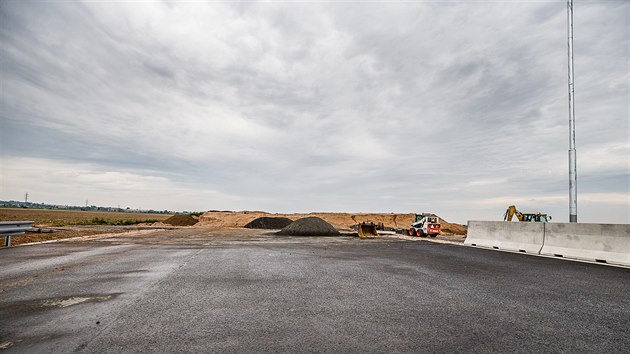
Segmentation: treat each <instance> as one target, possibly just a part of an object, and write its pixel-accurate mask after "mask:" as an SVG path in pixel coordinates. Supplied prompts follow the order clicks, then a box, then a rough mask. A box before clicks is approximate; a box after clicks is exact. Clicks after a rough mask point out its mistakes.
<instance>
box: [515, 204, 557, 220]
mask: <svg viewBox="0 0 630 354" xmlns="http://www.w3.org/2000/svg"><path fill="white" fill-rule="evenodd" d="M514 216H516V219H518V221H524V222H549V221H551V216H550V215H547V214H543V213H535V214H525V213H521V212H520V211H518V210H516V206H514V205H510V206H509V207H508V208H507V210H506V211H505V215H503V221H512V218H514Z"/></svg>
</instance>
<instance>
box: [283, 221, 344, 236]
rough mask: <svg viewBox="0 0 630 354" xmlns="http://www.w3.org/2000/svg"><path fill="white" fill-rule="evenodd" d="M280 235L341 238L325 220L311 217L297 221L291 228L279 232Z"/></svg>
mask: <svg viewBox="0 0 630 354" xmlns="http://www.w3.org/2000/svg"><path fill="white" fill-rule="evenodd" d="M278 235H288V236H339V235H340V234H339V231H337V230H335V228H334V227H333V226H332V225H330V224H329V223H327V222H325V221H324V220H322V219H320V218H318V217H316V216H311V217H308V218H303V219H299V220H295V221H294V222H292V223H291V224H290V225H289V226H287V227H285V228H284V229H282V230H280V231H278Z"/></svg>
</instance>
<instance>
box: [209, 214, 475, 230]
mask: <svg viewBox="0 0 630 354" xmlns="http://www.w3.org/2000/svg"><path fill="white" fill-rule="evenodd" d="M311 216H316V217H319V218H322V219H323V220H324V221H326V222H327V223H330V224H331V225H332V226H333V227H335V228H336V229H337V230H347V231H351V230H352V226H353V225H357V224H358V223H360V222H364V221H372V222H374V223H383V225H384V226H385V227H386V228H391V229H397V228H407V229H408V228H409V226H411V223H412V222H413V221H414V220H415V214H411V213H407V214H394V213H381V214H379V213H352V214H351V213H308V214H271V213H265V212H261V211H234V212H231V211H210V212H206V213H204V214H203V215H202V216H201V217H200V218H199V222H200V223H201V225H204V226H209V227H216V228H223V227H243V226H245V225H247V223H249V222H250V221H252V220H254V219H256V218H260V217H286V218H289V219H292V220H297V219H300V218H305V217H311ZM440 223H441V224H442V232H443V233H446V234H448V233H454V234H457V235H464V234H466V226H463V225H458V224H451V223H449V222H447V221H445V220H444V219H440Z"/></svg>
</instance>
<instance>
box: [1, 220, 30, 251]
mask: <svg viewBox="0 0 630 354" xmlns="http://www.w3.org/2000/svg"><path fill="white" fill-rule="evenodd" d="M32 228H33V221H0V236H4V246H5V247H8V246H11V237H12V236H17V235H22V234H24V233H25V232H26V231H29V230H31V229H32Z"/></svg>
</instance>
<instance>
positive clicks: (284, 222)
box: [243, 216, 293, 230]
mask: <svg viewBox="0 0 630 354" xmlns="http://www.w3.org/2000/svg"><path fill="white" fill-rule="evenodd" d="M292 222H293V220H291V219H289V218H274V217H268V216H263V217H260V218H256V219H254V220H252V221H250V222H249V223H247V225H245V226H243V227H245V228H248V229H271V230H280V229H283V228H285V227H287V226H289V224H291V223H292Z"/></svg>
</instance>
